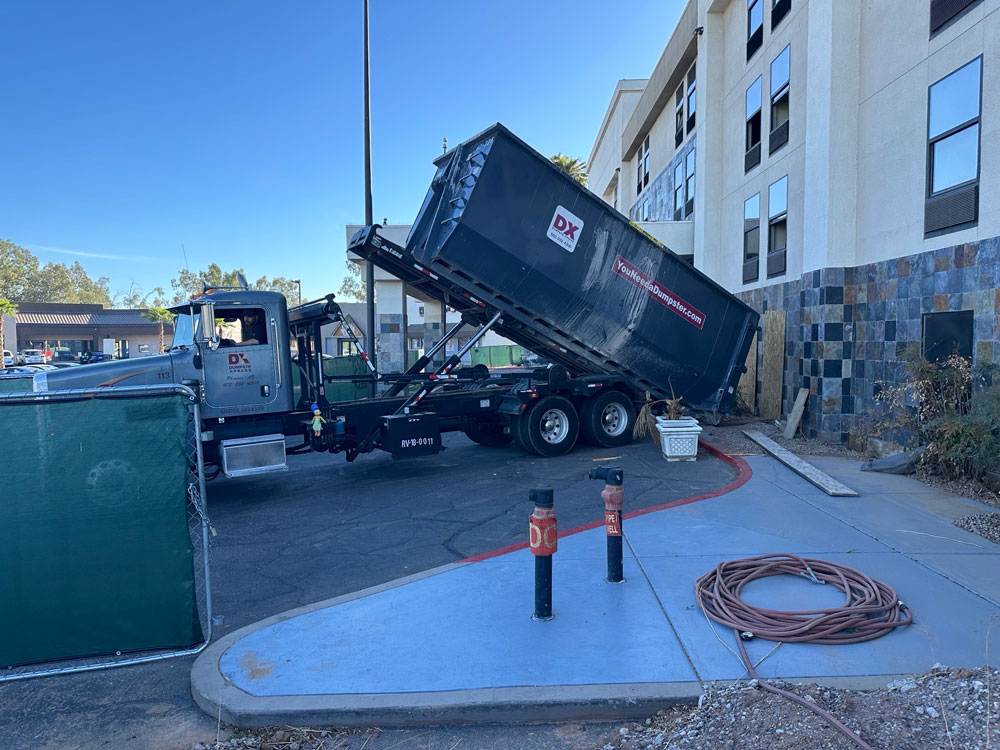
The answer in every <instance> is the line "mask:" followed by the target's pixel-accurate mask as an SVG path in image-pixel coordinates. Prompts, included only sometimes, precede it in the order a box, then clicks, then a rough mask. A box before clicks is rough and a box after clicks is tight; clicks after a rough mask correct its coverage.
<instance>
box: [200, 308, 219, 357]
mask: <svg viewBox="0 0 1000 750" xmlns="http://www.w3.org/2000/svg"><path fill="white" fill-rule="evenodd" d="M198 343H199V344H206V345H207V346H208V348H209V349H211V350H212V351H213V352H214V351H215V350H216V349H218V348H219V332H218V331H216V330H215V305H213V304H212V303H211V302H208V303H206V304H204V305H202V306H201V315H200V316H199V318H198Z"/></svg>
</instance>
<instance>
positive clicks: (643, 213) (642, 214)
mask: <svg viewBox="0 0 1000 750" xmlns="http://www.w3.org/2000/svg"><path fill="white" fill-rule="evenodd" d="M639 221H649V201H648V200H645V201H643V202H642V206H641V208H640V209H639Z"/></svg>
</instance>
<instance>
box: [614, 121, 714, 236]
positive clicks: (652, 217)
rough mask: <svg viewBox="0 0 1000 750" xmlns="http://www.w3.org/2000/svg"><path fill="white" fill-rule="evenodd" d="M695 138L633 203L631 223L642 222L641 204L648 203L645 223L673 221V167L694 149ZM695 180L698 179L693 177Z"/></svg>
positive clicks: (629, 215) (633, 174) (688, 219)
mask: <svg viewBox="0 0 1000 750" xmlns="http://www.w3.org/2000/svg"><path fill="white" fill-rule="evenodd" d="M696 140H697V138H695V137H691V138H690V139H689V140H688V142H687V143H685V144H684V145H683V146H681V150H680V151H678V152H677V154H676V155H675V156H674V158H673V159H671V160H670V163H669V164H667V166H666V167H665V168H664V169H663V171H662V172H660V173H659V174H658V175H657V176H656V177H655V178H654V179H653V180H652V181H651V182H650V183H649V185H647V186H646V189H645V190H643V191H642V192H641V193H640V194H639V197H638V198H637V199H636V201H635V205H633V206H632V208H631V209H629V212H628V217H629V219H631V220H632V221H642V219H641V214H642V204H643V203H644V202H646V201H649V218H648V219H647V221H673V220H674V167H676V166H677V164H678V162H682V161H684V160H685V159H686V158H687V155H688V153H689V152H690V151H691V149H693V148H695V141H696ZM632 179H633V180H635V172H634V171H633V172H632ZM695 179H696V180H697V179H698V177H697V175H695ZM693 219H694V215H693V214H692V215H691V216H689V217H687V219H686V221H692V220H693Z"/></svg>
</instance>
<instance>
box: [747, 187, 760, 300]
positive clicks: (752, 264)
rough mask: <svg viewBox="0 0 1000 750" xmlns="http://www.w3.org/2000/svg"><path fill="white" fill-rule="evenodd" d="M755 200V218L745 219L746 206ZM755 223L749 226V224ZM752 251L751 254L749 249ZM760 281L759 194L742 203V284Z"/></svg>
mask: <svg viewBox="0 0 1000 750" xmlns="http://www.w3.org/2000/svg"><path fill="white" fill-rule="evenodd" d="M754 198H756V199H757V216H756V217H755V218H749V219H748V218H747V204H748V203H749V202H750V201H752V200H753V199H754ZM752 221H753V222H756V223H755V224H753V225H752V226H751V224H750V222H752ZM751 247H752V249H753V252H752V254H751V252H750V249H751ZM759 280H760V193H754V194H753V195H751V196H750V197H749V198H747V199H746V200H745V201H743V283H744V284H752V283H753V282H755V281H759Z"/></svg>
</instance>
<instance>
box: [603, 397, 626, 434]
mask: <svg viewBox="0 0 1000 750" xmlns="http://www.w3.org/2000/svg"><path fill="white" fill-rule="evenodd" d="M626 427H628V412H627V411H625V407H624V406H622V405H621V404H608V405H607V406H605V407H604V411H602V412H601V429H602V430H604V433H605V434H606V435H610V436H611V437H618V436H619V435H621V434H622V433H623V432H625V428H626Z"/></svg>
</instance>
